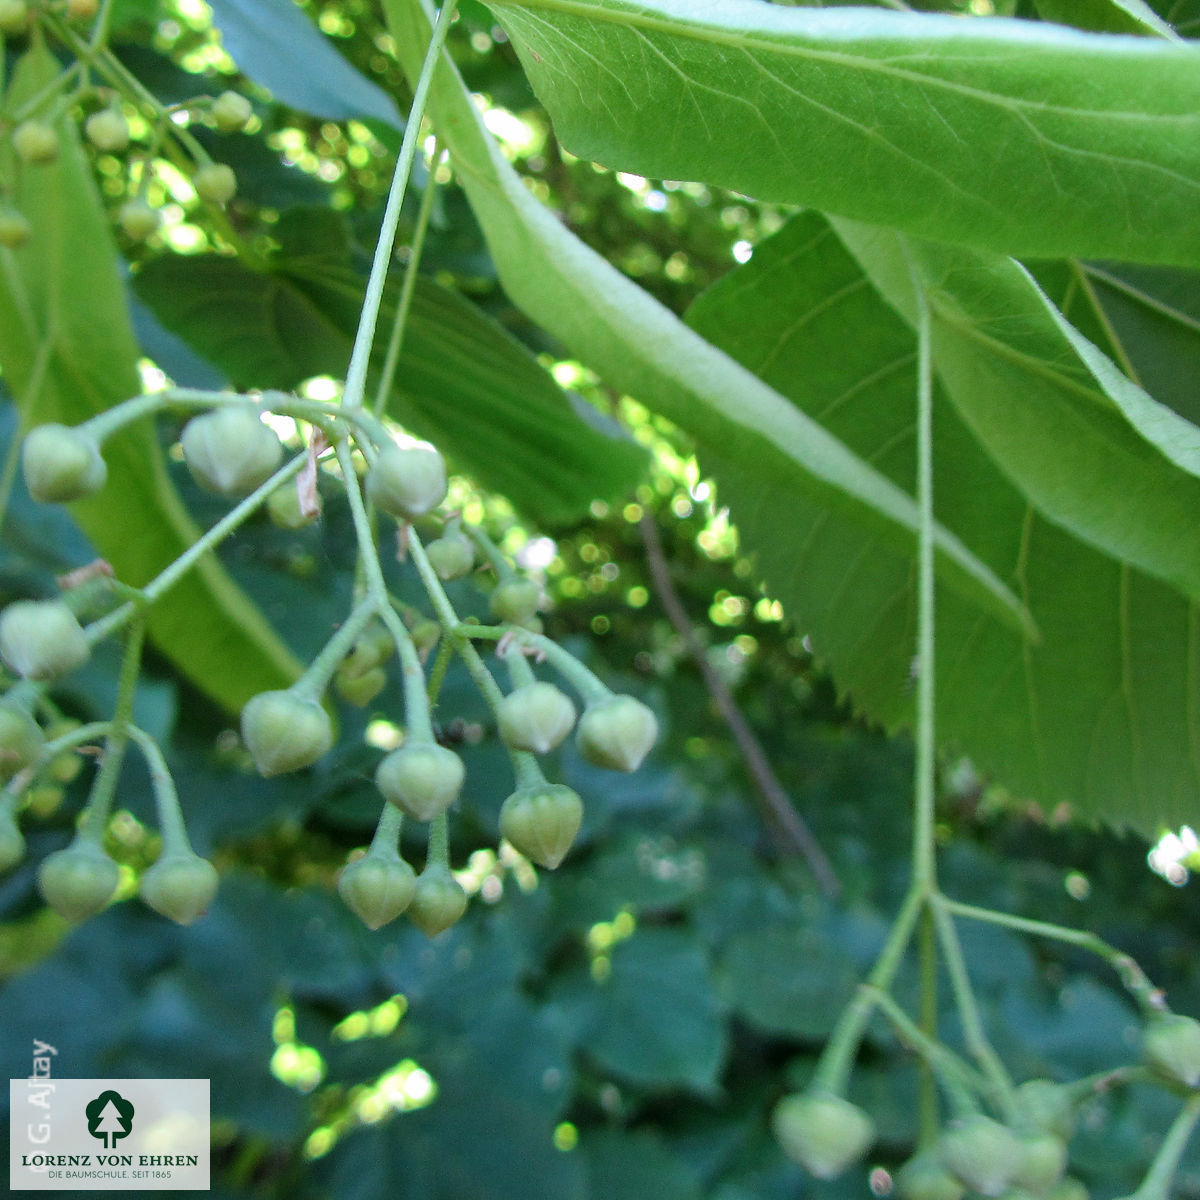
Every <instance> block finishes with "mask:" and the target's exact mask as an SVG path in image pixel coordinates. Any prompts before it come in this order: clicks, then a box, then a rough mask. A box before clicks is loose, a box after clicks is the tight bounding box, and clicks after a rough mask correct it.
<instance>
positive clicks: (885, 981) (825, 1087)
mask: <svg viewBox="0 0 1200 1200" xmlns="http://www.w3.org/2000/svg"><path fill="white" fill-rule="evenodd" d="M924 903H925V897H924V896H923V895H922V894H921V893H920V892H919V891H918V890H917V889H916V888H915V887H914V888H910V889H909V892H908V895H907V896H905V898H904V903H903V904H902V905H901V906H900V911H899V912H898V913H897V914H896V920H895V922H894V924H893V925H892V929H891V932H890V933H889V934H888V939H887V941H886V942H885V943H884V946H883V949H882V950H881V951H880V952H879V957H878V958H877V959H876V960H875V965H874V966H873V967H872V968H871V973H870V975H868V976H867V981H866V986H864V987H860V988H859V990H858V991H857V992H856V993H855V995H854V998H853V999H852V1000H851V1001H850V1003H849V1004H847V1005H846V1007H845V1008H844V1009H842V1012H841V1015H840V1016H839V1017H838V1020H837V1025H835V1026H834V1030H833V1033H832V1034H831V1035H830V1038H829V1041H828V1042H826V1044H825V1049H824V1050H823V1051H822V1052H821V1058H820V1061H819V1062H818V1063H817V1069H816V1072H815V1074H814V1075H813V1087H814V1088H816V1089H818V1090H821V1091H829V1092H833V1093H834V1094H836V1095H841V1094H842V1092H844V1091H845V1089H846V1083H847V1081H848V1080H849V1078H850V1070H851V1067H852V1066H853V1065H854V1058H855V1056H856V1055H857V1054H858V1047H859V1044H860V1043H861V1042H862V1039H863V1035H864V1034H865V1033H866V1031H867V1024H868V1022H869V1021H870V1020H871V1014H872V1013H873V1012H874V1011H875V997H876V995H877V994H878V993H880V992H886V991H887V990H888V989H889V988H890V987H891V985H892V980H893V979H895V977H896V972H897V971H898V970H899V969H900V964H901V962H903V960H904V952H905V950H907V949H908V943H909V941H910V940H911V939H912V935H913V929H914V928H915V926H916V923H917V918H918V917H919V916H920V914H921V909H922V906H923V905H924Z"/></svg>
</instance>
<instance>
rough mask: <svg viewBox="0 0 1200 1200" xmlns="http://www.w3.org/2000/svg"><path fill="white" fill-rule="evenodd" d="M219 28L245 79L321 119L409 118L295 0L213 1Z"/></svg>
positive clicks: (395, 121) (398, 124)
mask: <svg viewBox="0 0 1200 1200" xmlns="http://www.w3.org/2000/svg"><path fill="white" fill-rule="evenodd" d="M212 13H213V24H214V25H215V26H216V27H217V29H218V30H220V33H221V41H222V43H223V44H224V46H225V49H226V50H227V51H228V53H229V56H230V58H232V59H233V61H234V62H235V63H237V65H238V68H239V69H240V70H241V71H242V73H243V74H245V75H247V76H248V77H249V78H250V79H253V80H254V82H255V83H257V84H260V85H261V86H262V87H265V88H267V89H268V91H270V92H271V93H272V94H273V95H274V97H275V99H276V100H278V101H280V102H281V103H282V104H286V105H288V106H289V107H291V108H298V109H299V110H300V111H301V112H306V113H312V115H313V116H315V117H327V118H329V120H331V121H343V120H346V119H347V118H350V117H374V118H375V119H376V120H377V121H383V122H384V124H387V125H391V126H393V127H394V128H396V129H403V128H404V119H403V117H401V115H400V111H399V110H398V109H397V108H396V105H395V102H394V101H393V100H392V98H391V97H390V96H389V95H388V94H387V92H385V91H384V90H383V89H382V88H381V87H380V86H379V85H378V84H377V83H373V82H372V81H371V80H370V79H368V78H367V77H366V76H365V75H363V74H361V73H360V72H359V71H358V70H357V69H356V68H355V67H353V66H351V64H350V63H348V62H347V61H346V60H345V59H344V58H343V57H342V56H341V55H340V54H339V53H338V52H337V51H336V50H335V49H334V48H333V44H332V43H331V42H330V41H329V39H328V38H327V37H325V36H324V35H323V34H322V33H321V31H320V30H319V29H318V28H317V27H316V26H315V25H314V24H313V23H312V21H311V20H310V19H309V18H308V16H306V15H305V13H304V11H303V10H302V9H300V8H297V7H296V5H295V4H293V3H292V0H212Z"/></svg>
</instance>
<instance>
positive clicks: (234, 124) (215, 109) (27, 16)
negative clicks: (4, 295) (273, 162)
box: [0, 0, 254, 250]
mask: <svg viewBox="0 0 1200 1200" xmlns="http://www.w3.org/2000/svg"><path fill="white" fill-rule="evenodd" d="M67 8H68V14H67V15H68V16H69V17H72V18H75V19H80V20H84V19H90V17H93V16H95V15H96V12H97V10H98V4H97V0H67ZM41 15H42V5H40V4H38V3H31V2H30V0H0V38H16V37H23V36H26V35H28V34H29V33H31V31H33V30H34V28H35V27H36V26H37V25H38V24H39V21H40V19H41ZM71 78H72V76H70V75H68V74H64V76H63V83H64V85H66V83H67V82H68V81H69V80H70V79H71ZM144 103H145V97H144V96H140V95H135V94H132V93H130V94H128V95H124V96H122V95H121V94H119V93H117V92H115V91H112V90H110V89H108V88H94V87H89V86H82V87H80V88H78V89H77V90H76V91H75V92H73V93H71V94H70V95H65V94H53V93H51V92H47V94H46V95H45V96H44V97H42V103H41V105H40V106H39V107H38V108H37V109H36V110H35V111H33V112H30V113H28V114H23V115H22V116H21V118H20V119H19V120H17V121H16V123H15V124H13V125H12V127H11V128H10V129H9V130H8V131H7V138H8V141H9V144H10V145H11V147H12V152H13V158H14V161H15V163H16V164H17V166H18V168H19V169H20V170H26V169H36V168H39V167H47V166H51V165H53V164H54V163H56V162H57V161H58V159H59V156H60V154H61V153H62V150H63V137H64V136H66V126H64V124H63V115H64V114H66V113H69V112H72V111H74V112H78V113H79V114H80V117H81V124H82V131H83V137H84V139H85V140H86V142H87V143H88V144H89V145H90V146H91V147H92V148H93V149H94V150H95V152H96V153H97V154H100V155H109V156H128V157H129V158H130V160H131V164H134V165H135V169H134V170H133V171H132V178H133V179H135V180H136V181H137V185H136V187H131V191H132V192H133V194H132V195H130V197H129V199H127V200H125V201H124V203H123V204H122V205H121V206H120V208H119V209H118V210H117V213H116V220H117V224H118V226H119V227H120V228H121V230H122V231H123V233H124V234H125V236H126V237H127V238H129V239H130V241H134V242H142V241H145V240H146V239H147V238H149V237H150V236H151V235H153V234H154V233H155V232H157V230H158V227H159V225H160V223H161V216H160V214H159V211H158V209H157V208H155V207H154V205H152V204H151V203H150V201H149V200H148V199H147V192H148V189H149V184H150V182H151V180H152V178H153V174H154V171H153V161H154V156H155V155H156V154H158V153H161V142H162V139H163V138H164V137H166V138H170V137H173V136H174V135H175V125H174V123H173V122H174V121H177V120H178V119H179V117H180V115H181V114H180V112H179V111H178V110H176V111H175V112H174V113H168V112H166V111H163V110H159V111H155V112H148V111H146V110H145V109H144ZM187 108H188V115H190V116H191V117H192V118H193V119H199V120H206V121H207V122H208V123H209V124H211V125H212V126H213V127H215V128H216V129H217V130H218V132H221V133H235V132H238V131H240V130H242V129H244V128H245V127H246V125H247V124H248V123H249V122H250V121H251V120H252V119H253V116H254V109H253V106H252V105H251V103H250V101H249V100H248V99H247V98H246V97H245V96H243V95H242V94H241V93H240V92H234V91H226V92H222V93H221V94H220V95H218V96H215V97H212V98H205V99H202V100H197V101H195V102H194V103H192V104H189V105H188V106H187ZM131 118H133V119H134V124H133V125H131V123H130V119H131ZM135 127H136V128H137V130H138V131H139V134H140V133H142V131H144V141H145V143H146V144H145V146H144V147H143V146H141V145H140V141H141V140H142V139H135V135H134V129H135ZM72 136H73V135H72ZM181 148H182V149H183V150H184V152H185V153H187V154H191V153H196V154H198V155H200V157H199V158H197V159H196V160H195V161H193V164H192V173H191V183H192V189H193V190H194V192H195V194H196V197H197V198H198V199H199V200H200V201H203V202H204V203H206V204H212V205H216V206H224V205H226V204H228V203H229V202H230V201H231V200H232V199H233V198H234V196H235V195H236V193H237V186H238V184H237V177H236V175H235V174H234V171H233V168H232V167H230V166H228V164H226V163H219V162H210V161H208V159H207V158H205V157H204V156H203V152H202V151H199V150H198V149H197V147H196V143H195V142H194V141H189V142H187V143H184V144H183V145H182V147H181ZM11 184H12V181H11V180H0V191H2V192H8V191H10V188H11ZM33 236H34V224H33V222H32V221H31V220H30V219H29V216H28V215H26V214H25V213H23V212H21V211H20V209H19V208H18V207H17V206H16V205H15V204H14V203H12V202H10V201H8V200H6V199H4V197H3V195H0V248H4V249H8V250H20V249H21V248H22V247H24V246H26V245H27V244H28V243H29V242H30V241H31V240H32V239H33Z"/></svg>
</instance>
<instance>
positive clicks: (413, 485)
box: [367, 442, 446, 521]
mask: <svg viewBox="0 0 1200 1200" xmlns="http://www.w3.org/2000/svg"><path fill="white" fill-rule="evenodd" d="M367 497H368V499H370V500H371V501H372V502H373V503H374V505H375V507H376V508H378V509H379V511H380V512H385V513H390V514H391V515H392V516H393V517H399V518H401V519H402V520H405V521H411V520H413V518H414V517H420V516H423V515H424V514H425V513H427V512H431V511H432V510H433V509H435V508H437V506H438V505H439V504H441V502H442V501H443V500H444V499H445V498H446V460H445V459H444V458H442V456H441V455H440V454H439V453H438V452H437V451H436V450H435V449H434V448H433V447H432V446H398V445H396V443H395V442H390V443H388V444H387V445H386V446H382V447H381V448H380V450H379V453H378V454H377V455H376V456H375V461H374V463H373V464H372V465H371V469H370V470H369V471H368V472H367Z"/></svg>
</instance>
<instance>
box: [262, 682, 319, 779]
mask: <svg viewBox="0 0 1200 1200" xmlns="http://www.w3.org/2000/svg"><path fill="white" fill-rule="evenodd" d="M242 740H243V741H244V742H245V743H246V747H247V749H249V751H250V756H251V757H252V758H253V759H254V765H255V766H256V767H257V768H258V772H259V774H260V775H263V776H266V777H269V776H271V775H282V774H284V773H285V772H287V771H299V770H301V769H302V768H304V767H311V766H312V764H313V763H315V762H316V761H317V759H319V758H320V757H321V756H322V755H323V754H325V753H326V752H327V751H328V750H329V747H330V746H332V745H333V725H332V723H331V721H330V720H329V714H328V713H326V711H325V710H324V709H323V708H322V707H321V705H320V704H319V703H318V702H317V701H316V700H310V699H308V698H307V697H304V696H298V695H296V693H295V692H291V691H277V692H259V694H258V695H257V696H255V697H253V698H252V699H251V700H250V701H249V702H248V703H247V705H246V707H245V708H244V709H242Z"/></svg>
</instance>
